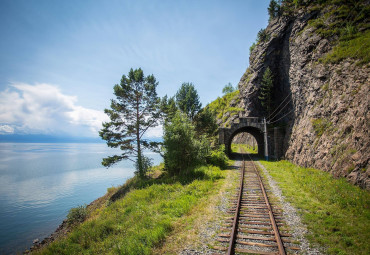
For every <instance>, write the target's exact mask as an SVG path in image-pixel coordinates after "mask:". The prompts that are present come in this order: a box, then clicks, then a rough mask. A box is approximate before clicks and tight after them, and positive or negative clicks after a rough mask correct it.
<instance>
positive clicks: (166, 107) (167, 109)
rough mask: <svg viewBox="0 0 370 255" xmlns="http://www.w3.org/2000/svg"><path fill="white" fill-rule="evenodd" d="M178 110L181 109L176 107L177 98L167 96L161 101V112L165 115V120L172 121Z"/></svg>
mask: <svg viewBox="0 0 370 255" xmlns="http://www.w3.org/2000/svg"><path fill="white" fill-rule="evenodd" d="M178 110H179V109H178V108H177V106H176V101H175V97H170V98H168V97H167V95H165V96H164V97H163V98H162V99H161V111H162V113H163V115H164V119H165V120H166V119H172V118H173V116H175V114H176V112H177V111H178Z"/></svg>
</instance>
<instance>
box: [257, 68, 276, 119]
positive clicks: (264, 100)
mask: <svg viewBox="0 0 370 255" xmlns="http://www.w3.org/2000/svg"><path fill="white" fill-rule="evenodd" d="M273 86H274V85H273V76H272V72H271V70H270V68H269V67H267V69H266V70H265V72H264V73H263V76H262V81H261V88H260V95H259V96H258V99H259V100H260V102H261V105H262V107H263V108H264V110H265V111H266V114H267V116H269V115H270V113H271V109H272V89H273Z"/></svg>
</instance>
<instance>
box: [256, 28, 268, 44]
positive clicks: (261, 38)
mask: <svg viewBox="0 0 370 255" xmlns="http://www.w3.org/2000/svg"><path fill="white" fill-rule="evenodd" d="M269 39H270V35H269V34H268V33H267V32H266V29H261V30H260V31H258V33H257V43H261V42H267V41H268V40H269Z"/></svg>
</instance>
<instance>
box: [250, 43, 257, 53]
mask: <svg viewBox="0 0 370 255" xmlns="http://www.w3.org/2000/svg"><path fill="white" fill-rule="evenodd" d="M255 48H256V43H253V44H252V45H251V47H249V55H250V54H251V53H252V52H253V50H254V49H255Z"/></svg>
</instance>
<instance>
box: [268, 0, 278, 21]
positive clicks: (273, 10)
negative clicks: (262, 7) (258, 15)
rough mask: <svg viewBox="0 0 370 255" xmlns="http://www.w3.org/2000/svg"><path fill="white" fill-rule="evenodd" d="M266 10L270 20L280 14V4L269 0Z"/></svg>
mask: <svg viewBox="0 0 370 255" xmlns="http://www.w3.org/2000/svg"><path fill="white" fill-rule="evenodd" d="M267 11H268V13H269V16H270V18H269V19H270V20H271V19H273V18H276V17H277V16H279V15H280V5H279V4H278V3H277V2H276V1H275V0H271V1H270V4H269V7H268V8H267Z"/></svg>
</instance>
